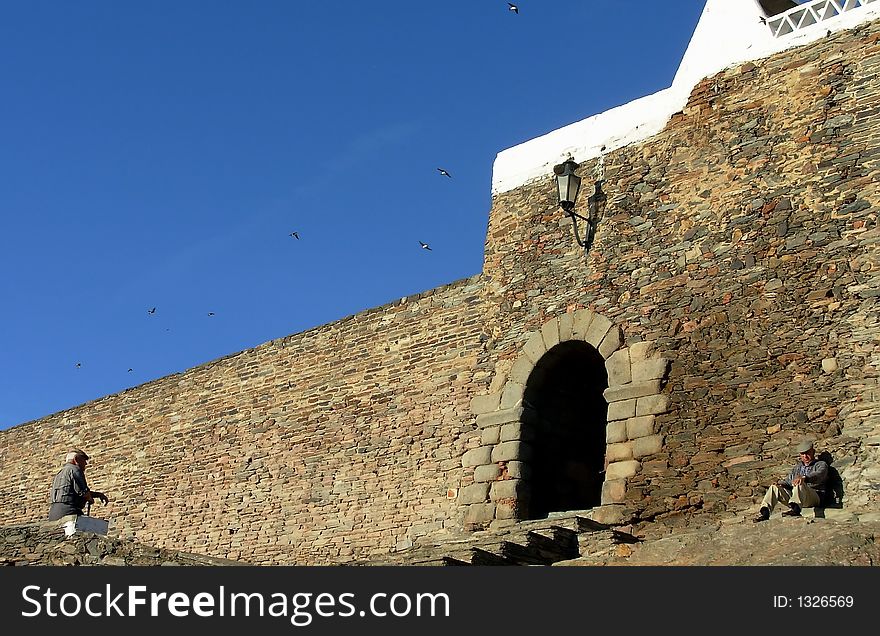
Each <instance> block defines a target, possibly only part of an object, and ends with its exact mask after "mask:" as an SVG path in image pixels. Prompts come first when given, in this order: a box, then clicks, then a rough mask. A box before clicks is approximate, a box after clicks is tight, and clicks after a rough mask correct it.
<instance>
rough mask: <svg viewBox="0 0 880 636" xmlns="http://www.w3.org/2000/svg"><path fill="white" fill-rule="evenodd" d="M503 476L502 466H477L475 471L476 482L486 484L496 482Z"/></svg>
mask: <svg viewBox="0 0 880 636" xmlns="http://www.w3.org/2000/svg"><path fill="white" fill-rule="evenodd" d="M500 476H501V466H499V465H498V464H487V465H485V466H477V467H476V468H475V469H474V481H475V482H486V481H494V480H495V479H498V477H500Z"/></svg>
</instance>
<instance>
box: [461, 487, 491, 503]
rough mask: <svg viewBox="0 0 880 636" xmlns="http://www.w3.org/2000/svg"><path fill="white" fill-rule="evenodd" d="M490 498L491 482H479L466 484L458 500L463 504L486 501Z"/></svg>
mask: <svg viewBox="0 0 880 636" xmlns="http://www.w3.org/2000/svg"><path fill="white" fill-rule="evenodd" d="M488 499H489V484H487V483H477V484H471V485H470V486H465V487H464V488H462V489H461V490H460V491H459V493H458V502H459V503H461V504H477V503H484V502H486V501H488Z"/></svg>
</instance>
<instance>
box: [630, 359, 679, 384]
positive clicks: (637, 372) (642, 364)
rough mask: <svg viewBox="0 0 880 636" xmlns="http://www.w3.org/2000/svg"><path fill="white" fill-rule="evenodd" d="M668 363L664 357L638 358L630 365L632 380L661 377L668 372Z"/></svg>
mask: <svg viewBox="0 0 880 636" xmlns="http://www.w3.org/2000/svg"><path fill="white" fill-rule="evenodd" d="M669 365H670V362H669V360H667V359H666V358H655V359H653V360H640V361H639V362H636V363H635V364H633V365H632V381H633V382H647V381H649V380H660V379H663V378H665V377H666V374H667V373H668V372H669Z"/></svg>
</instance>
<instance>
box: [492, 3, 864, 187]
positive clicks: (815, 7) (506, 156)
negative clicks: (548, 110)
mask: <svg viewBox="0 0 880 636" xmlns="http://www.w3.org/2000/svg"><path fill="white" fill-rule="evenodd" d="M761 17H763V11H762V10H761V7H760V5H759V4H758V1H757V0H707V2H706V5H705V7H704V8H703V13H702V15H701V16H700V20H699V22H698V23H697V27H696V29H695V30H694V34H693V36H692V37H691V41H690V43H689V44H688V47H687V50H686V51H685V53H684V57H683V58H682V61H681V64H680V65H679V68H678V71H677V72H676V74H675V77H674V78H673V80H672V85H671V86H670V87H669V88H667V89H664V90H662V91H659V92H657V93H654V94H653V95H648V96H647V97H642V98H640V99H637V100H635V101H632V102H629V103H628V104H624V105H622V106H618V107H616V108H612V109H611V110H607V111H605V112H604V113H599V114H597V115H593V116H592V117H588V118H587V119H584V120H582V121H579V122H576V123H574V124H570V125H568V126H565V127H563V128H559V129H557V130H554V131H553V132H550V133H547V134H546V135H543V136H541V137H537V138H535V139H532V140H531V141H527V142H525V143H522V144H520V145H518V146H514V147H513V148H508V149H507V150H504V151H502V152H500V153H498V155H497V157H496V158H495V163H494V165H493V169H492V193H493V195H494V194H500V193H502V192H507V191H509V190H513V189H514V188H518V187H520V186H521V185H525V184H526V183H529V182H532V181H535V180H536V179H543V178H547V177H548V176H549V175H552V174H553V166H554V165H556V164H558V163H561V162H562V161H564V160H565V159H566V158H568V157H572V158H573V159H574V160H575V161H578V162H581V161H586V160H588V159H593V158H595V157H598V156H599V155H601V154H602V153H604V152H609V151H611V150H615V149H617V148H621V147H623V146H627V145H629V144H632V143H636V142H639V141H643V140H645V139H647V138H649V137H651V136H653V135H655V134H657V133H658V132H660V131H661V130H662V129H663V127H664V126H665V125H666V123H667V122H668V121H669V118H670V117H671V116H672V115H673V114H674V113H677V112H679V111H680V110H681V109H682V108H684V106H685V105H686V104H687V100H688V97H689V96H690V93H691V91H692V90H693V88H694V86H696V85H697V84H698V83H699V82H700V81H701V80H702V79H703V78H705V77H709V76H710V75H714V74H715V73H718V72H719V71H722V70H724V69H726V68H730V67H731V66H736V65H739V64H742V63H744V62H748V61H752V60H758V59H761V58H764V57H767V56H769V55H772V54H774V53H778V52H780V51H784V50H786V49H790V48H793V47H796V46H801V45H804V44H807V43H809V42H813V41H815V40H818V39H820V38H823V37H825V36H826V34H827V32H828V31H832V32H834V31H841V30H844V29H850V28H852V27H854V26H856V25H858V24H860V23H863V22H868V21H871V20H874V19H877V18H878V17H880V0H809V1H807V2H802V4H801V5H800V6H798V7H795V8H794V9H791V10H789V11H787V12H785V13H784V14H780V15H779V16H773V19H768V20H767V22H768V23H771V24H774V26H772V27H771V25H770V24H765V23H763V22H761V19H760V18H761ZM783 22H784V24H782V23H783ZM780 24H782V26H784V27H785V28H784V29H780V28H779V27H778V26H777V25H780ZM783 31H789V32H787V33H784V34H781V35H779V36H778V37H777V35H775V33H783Z"/></svg>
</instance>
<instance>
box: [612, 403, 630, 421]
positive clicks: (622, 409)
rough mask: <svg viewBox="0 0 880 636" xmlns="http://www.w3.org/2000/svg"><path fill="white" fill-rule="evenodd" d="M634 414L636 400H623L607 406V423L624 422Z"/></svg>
mask: <svg viewBox="0 0 880 636" xmlns="http://www.w3.org/2000/svg"><path fill="white" fill-rule="evenodd" d="M635 414H636V400H624V401H622V402H614V403H612V404H609V405H608V415H607V417H608V421H609V422H613V421H616V420H625V419H628V418H630V417H634V416H635Z"/></svg>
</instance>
